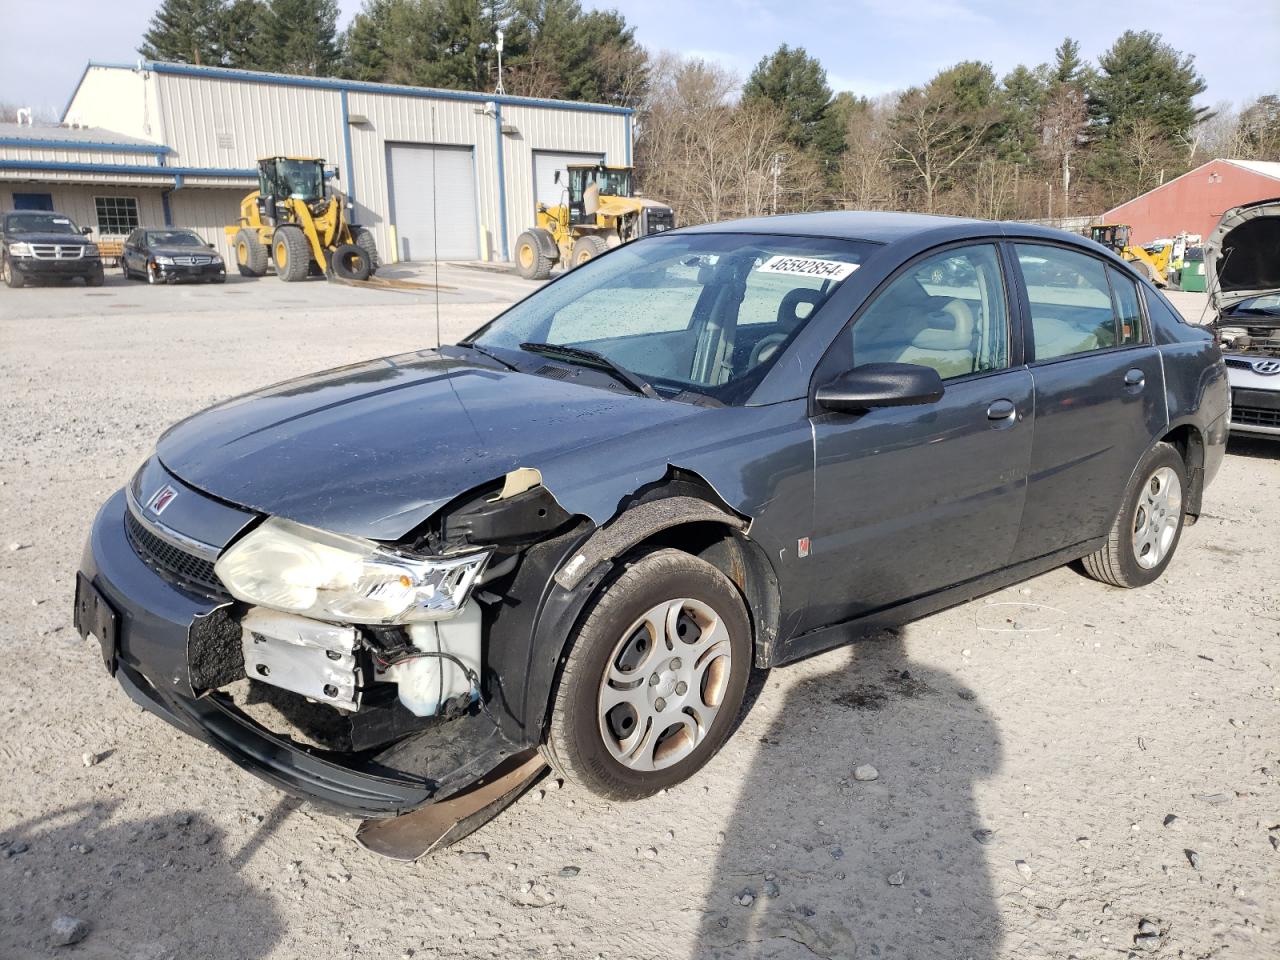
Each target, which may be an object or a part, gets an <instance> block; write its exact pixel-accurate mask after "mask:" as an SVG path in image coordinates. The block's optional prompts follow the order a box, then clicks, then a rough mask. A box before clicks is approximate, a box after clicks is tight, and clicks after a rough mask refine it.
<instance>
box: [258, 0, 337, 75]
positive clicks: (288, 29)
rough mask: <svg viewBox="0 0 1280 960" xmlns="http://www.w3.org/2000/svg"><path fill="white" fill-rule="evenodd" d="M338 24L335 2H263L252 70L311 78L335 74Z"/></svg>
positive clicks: (272, 0) (265, 0)
mask: <svg viewBox="0 0 1280 960" xmlns="http://www.w3.org/2000/svg"><path fill="white" fill-rule="evenodd" d="M337 21H338V4H337V2H336V0H262V2H261V3H260V4H259V5H258V8H257V16H256V17H255V22H254V36H253V38H252V43H251V46H250V50H249V53H250V57H251V60H252V63H251V64H249V66H250V67H251V68H252V69H256V70H270V71H274V72H278V73H294V74H301V75H303V76H312V77H317V76H327V75H330V74H333V73H336V72H337V68H338V27H337Z"/></svg>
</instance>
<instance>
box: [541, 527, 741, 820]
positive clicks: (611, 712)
mask: <svg viewBox="0 0 1280 960" xmlns="http://www.w3.org/2000/svg"><path fill="white" fill-rule="evenodd" d="M750 670H751V630H750V624H749V621H748V619H747V613H746V608H745V607H744V606H743V603H742V598H741V596H740V595H739V594H738V591H737V589H736V588H735V587H734V586H733V584H732V583H730V582H729V580H728V578H727V577H725V575H724V574H723V573H721V572H720V571H719V570H717V569H716V568H715V567H713V566H712V565H711V564H709V563H707V562H705V561H703V560H699V559H698V558H697V557H693V556H690V555H689V554H687V553H684V552H682V551H679V550H657V551H655V552H653V553H649V554H645V555H643V556H640V557H638V558H637V559H635V560H633V561H631V562H629V563H628V564H627V567H626V569H625V570H624V571H623V572H622V574H621V575H620V576H618V577H617V578H616V579H614V580H613V581H612V582H611V583H609V584H608V585H607V586H606V587H604V588H603V589H602V590H601V592H600V594H599V595H598V596H597V597H596V599H595V600H594V601H593V604H592V606H591V607H590V608H589V610H588V613H587V616H586V619H585V620H584V621H583V623H582V625H581V627H580V628H579V629H578V631H577V633H576V635H575V637H574V638H573V641H572V646H571V647H570V649H569V651H568V654H567V655H566V657H565V659H564V661H563V668H562V671H561V675H560V681H559V685H558V686H557V688H556V691H555V694H554V696H553V699H552V707H551V722H550V725H549V729H548V734H547V742H546V745H545V746H544V752H545V754H546V756H547V758H548V760H549V761H550V763H551V764H552V766H553V767H555V768H556V770H557V771H559V772H560V773H561V774H563V775H564V776H566V777H568V778H569V779H571V780H574V781H576V782H577V783H580V784H581V785H582V786H584V787H586V788H587V789H588V790H590V791H591V792H592V793H596V794H599V795H600V796H604V797H610V798H612V799H616V800H635V799H639V798H641V797H647V796H649V795H650V794H653V793H656V792H657V791H659V790H661V789H663V788H664V787H670V786H673V785H674V784H677V783H680V782H681V781H683V780H685V779H687V778H689V777H690V776H692V775H693V774H694V773H695V772H696V771H697V770H698V769H699V768H701V767H702V765H703V764H705V763H706V762H707V761H708V760H709V759H711V757H712V756H713V755H714V754H715V752H716V751H717V750H719V749H720V746H721V744H722V743H723V742H724V740H725V738H726V737H727V736H728V735H729V731H730V729H731V728H732V726H733V723H734V720H735V719H736V717H737V714H738V711H739V709H740V708H741V706H742V698H743V694H744V693H745V691H746V685H747V676H748V674H749V673H750Z"/></svg>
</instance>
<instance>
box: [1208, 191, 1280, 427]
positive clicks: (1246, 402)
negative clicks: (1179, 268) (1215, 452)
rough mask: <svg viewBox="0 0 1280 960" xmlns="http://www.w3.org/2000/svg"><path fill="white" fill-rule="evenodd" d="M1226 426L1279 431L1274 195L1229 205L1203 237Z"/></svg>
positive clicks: (1278, 210) (1279, 289) (1278, 234)
mask: <svg viewBox="0 0 1280 960" xmlns="http://www.w3.org/2000/svg"><path fill="white" fill-rule="evenodd" d="M1205 275H1206V283H1207V285H1208V288H1209V291H1210V295H1211V297H1212V300H1213V304H1212V305H1213V310H1214V315H1215V316H1214V321H1213V329H1214V333H1215V335H1216V336H1217V338H1218V341H1219V343H1221V345H1222V351H1223V353H1224V354H1225V355H1226V362H1227V376H1228V377H1229V378H1230V381H1231V432H1232V433H1237V434H1246V435H1250V436H1261V437H1275V438H1280V197H1276V198H1274V199H1271V200H1260V201H1258V202H1256V203H1248V204H1245V205H1243V206H1239V207H1234V208H1232V209H1231V210H1228V211H1227V212H1226V213H1225V214H1223V217H1222V220H1221V221H1219V223H1218V226H1217V227H1216V228H1214V231H1213V233H1212V234H1210V236H1209V240H1208V242H1207V243H1206V244H1205Z"/></svg>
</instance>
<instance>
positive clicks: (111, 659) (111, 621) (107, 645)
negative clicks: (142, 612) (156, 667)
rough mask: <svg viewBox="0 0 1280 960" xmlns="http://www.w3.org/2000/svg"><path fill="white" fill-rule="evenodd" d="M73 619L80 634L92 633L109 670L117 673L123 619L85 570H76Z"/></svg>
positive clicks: (86, 635)
mask: <svg viewBox="0 0 1280 960" xmlns="http://www.w3.org/2000/svg"><path fill="white" fill-rule="evenodd" d="M72 620H73V622H74V623H75V628H76V631H77V632H78V633H79V634H80V636H81V637H84V638H86V639H87V638H88V637H89V636H90V635H91V634H92V635H93V636H94V637H96V638H97V640H98V645H99V646H100V647H101V648H102V662H103V664H104V665H105V666H106V668H107V673H109V674H110V675H111V676H113V677H114V676H115V673H116V652H117V650H118V649H119V643H120V618H119V616H118V615H117V614H116V612H115V610H113V609H111V604H109V603H108V602H107V600H106V598H105V597H104V596H103V595H102V593H101V592H100V591H99V590H98V588H97V587H95V586H94V585H93V583H92V581H90V580H89V578H88V577H86V576H85V575H84V574H83V573H80V572H78V571H77V573H76V602H75V608H74V610H73V612H72Z"/></svg>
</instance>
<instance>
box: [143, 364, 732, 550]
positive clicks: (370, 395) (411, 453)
mask: <svg viewBox="0 0 1280 960" xmlns="http://www.w3.org/2000/svg"><path fill="white" fill-rule="evenodd" d="M459 354H461V351H458V352H457V354H451V353H438V352H436V351H422V352H419V353H413V354H406V355H402V356H397V357H387V358H383V359H381V360H375V361H370V362H367V363H360V364H355V365H353V366H349V367H342V368H338V369H336V370H330V371H326V372H323V373H318V374H313V375H310V376H306V377H302V378H299V379H297V380H290V381H287V382H285V383H281V384H277V385H276V386H273V387H268V388H266V389H264V390H259V391H257V392H255V393H250V394H246V395H244V396H242V397H237V398H236V399H233V400H229V401H227V402H225V403H222V404H219V405H217V406H214V407H210V408H209V409H207V410H205V411H203V412H201V413H197V414H196V415H194V416H192V417H190V418H188V419H186V420H184V421H182V422H181V423H179V424H177V425H176V426H174V427H172V428H170V429H169V430H168V431H167V432H166V433H165V434H164V435H163V436H162V437H161V438H160V442H159V444H158V445H157V453H158V456H159V458H160V461H161V462H162V463H163V464H164V466H165V467H166V468H167V469H168V470H169V471H170V472H172V473H173V474H174V475H175V476H177V477H179V478H180V479H182V480H183V481H184V482H186V483H188V484H190V485H191V486H193V487H196V488H198V489H201V490H203V491H205V492H206V493H209V494H211V495H213V496H215V497H218V498H220V499H222V500H225V501H228V502H230V503H234V504H238V505H241V506H246V507H250V508H252V509H254V510H257V511H260V512H262V513H268V514H273V515H278V516H283V517H287V518H289V519H291V520H295V521H297V522H299V523H305V524H310V525H312V526H316V527H321V528H324V529H327V530H332V531H335V532H339V533H348V534H353V535H356V536H363V537H368V538H370V539H374V540H398V539H400V538H402V537H403V536H405V535H406V534H407V533H408V532H409V531H411V530H412V529H414V528H415V527H417V526H418V525H419V524H420V523H422V521H424V520H426V519H427V518H428V517H430V516H431V514H433V513H434V512H435V511H436V510H437V509H439V508H440V507H441V506H442V505H443V504H444V503H446V502H448V501H449V500H452V499H453V498H455V497H457V496H458V495H460V494H463V493H465V492H467V491H468V490H471V489H472V488H474V487H477V486H479V485H482V484H485V483H489V482H491V481H494V480H498V479H501V478H502V477H503V476H504V475H505V474H506V473H508V472H510V471H511V470H514V469H516V468H518V467H534V468H537V469H543V468H544V467H545V466H547V465H549V464H551V463H552V462H554V461H557V460H560V461H563V459H564V458H565V457H566V456H567V455H571V454H575V453H576V452H579V451H582V450H584V449H585V448H588V447H590V446H592V445H594V444H598V443H600V442H603V441H606V440H616V439H617V438H619V437H625V436H627V435H628V434H631V433H638V432H641V431H645V430H646V429H650V428H657V429H663V428H665V427H666V426H668V425H670V424H672V423H674V422H675V421H678V420H683V419H686V418H689V417H696V416H699V415H703V414H706V413H707V412H708V411H707V410H706V409H705V408H702V407H695V406H691V405H688V404H682V403H676V402H671V401H666V402H664V401H661V400H653V399H649V398H645V397H639V396H636V395H633V394H629V393H628V394H615V393H613V392H612V391H610V390H607V389H601V388H598V387H588V386H583V385H581V384H578V383H572V382H565V381H563V380H557V379H552V378H550V377H545V376H536V375H531V374H522V373H515V372H512V371H509V370H507V369H505V368H500V367H497V366H492V365H489V364H488V362H487V361H484V358H480V357H477V358H475V359H470V358H466V357H463V356H460V355H459ZM597 466H599V464H597ZM573 469H574V472H575V473H578V474H580V473H581V472H582V471H585V472H587V473H588V474H589V473H590V472H591V471H592V470H593V465H592V463H591V462H590V457H584V458H583V462H582V463H581V464H574V465H573ZM552 492H553V493H554V492H555V491H554V489H553V491H552Z"/></svg>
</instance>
